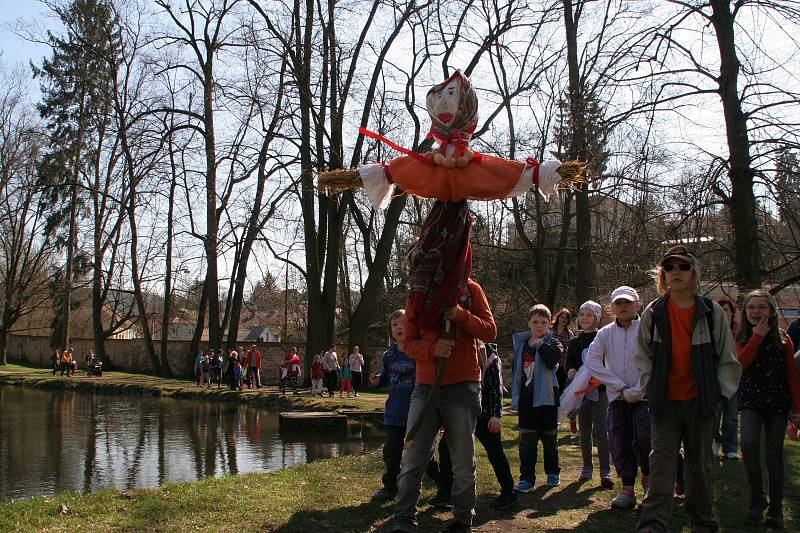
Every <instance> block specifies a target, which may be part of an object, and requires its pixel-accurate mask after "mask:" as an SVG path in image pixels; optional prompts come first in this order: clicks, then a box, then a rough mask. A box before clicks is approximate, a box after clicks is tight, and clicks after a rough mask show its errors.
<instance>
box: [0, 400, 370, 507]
mask: <svg viewBox="0 0 800 533" xmlns="http://www.w3.org/2000/svg"><path fill="white" fill-rule="evenodd" d="M381 443H382V436H381V433H380V431H379V430H376V429H375V428H373V427H371V426H369V425H361V424H351V425H350V427H349V428H348V431H347V433H344V432H340V433H324V434H320V433H293V434H284V435H281V434H279V433H278V417H277V413H275V412H270V411H266V410H263V409H256V408H253V407H248V406H245V405H239V404H227V403H201V402H193V401H181V400H166V399H164V400H162V399H157V398H142V397H123V396H103V395H97V396H95V395H88V394H79V393H73V392H60V391H59V392H56V391H37V390H31V389H24V388H17V387H0V499H2V500H9V499H17V498H25V497H30V496H38V495H48V494H53V493H55V492H57V491H59V490H64V489H69V490H75V491H79V492H87V491H91V490H96V489H98V488H101V487H115V488H118V489H122V490H128V489H134V488H139V487H150V486H157V485H159V484H161V483H164V482H168V481H190V480H195V479H200V478H204V477H208V476H219V475H224V474H238V473H243V472H264V471H270V470H277V469H280V468H285V467H288V466H292V465H294V464H297V463H304V462H310V461H315V460H318V459H321V458H326V457H338V456H342V455H347V454H353V453H362V452H365V451H369V450H372V449H375V448H377V447H379V446H380V445H381Z"/></svg>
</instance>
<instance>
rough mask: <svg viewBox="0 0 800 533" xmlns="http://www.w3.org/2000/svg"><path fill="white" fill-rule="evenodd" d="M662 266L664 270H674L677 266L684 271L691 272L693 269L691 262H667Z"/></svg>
mask: <svg viewBox="0 0 800 533" xmlns="http://www.w3.org/2000/svg"><path fill="white" fill-rule="evenodd" d="M661 268H663V269H664V272H672V271H673V270H674V269H675V268H677V269H678V270H680V271H682V272H689V271H690V270H691V269H692V265H690V264H689V263H678V264H675V263H667V264H666V265H664V266H663V267H661Z"/></svg>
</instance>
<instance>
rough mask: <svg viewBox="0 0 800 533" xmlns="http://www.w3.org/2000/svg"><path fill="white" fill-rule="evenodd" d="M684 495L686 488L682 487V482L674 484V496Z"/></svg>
mask: <svg viewBox="0 0 800 533" xmlns="http://www.w3.org/2000/svg"><path fill="white" fill-rule="evenodd" d="M684 494H686V487H684V485H683V482H682V481H676V482H675V496H683V495H684Z"/></svg>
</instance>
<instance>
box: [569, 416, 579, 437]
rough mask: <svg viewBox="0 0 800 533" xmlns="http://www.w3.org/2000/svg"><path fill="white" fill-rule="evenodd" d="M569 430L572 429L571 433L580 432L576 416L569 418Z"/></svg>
mask: <svg viewBox="0 0 800 533" xmlns="http://www.w3.org/2000/svg"><path fill="white" fill-rule="evenodd" d="M569 431H570V433H572V434H573V435H575V434H576V433H578V423H577V422H576V421H575V419H574V418H570V419H569Z"/></svg>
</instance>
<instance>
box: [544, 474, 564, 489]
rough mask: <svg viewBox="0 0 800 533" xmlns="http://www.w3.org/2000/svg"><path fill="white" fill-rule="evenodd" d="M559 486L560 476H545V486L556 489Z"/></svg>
mask: <svg viewBox="0 0 800 533" xmlns="http://www.w3.org/2000/svg"><path fill="white" fill-rule="evenodd" d="M559 485H561V476H559V475H558V474H547V486H548V487H558V486H559Z"/></svg>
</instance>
